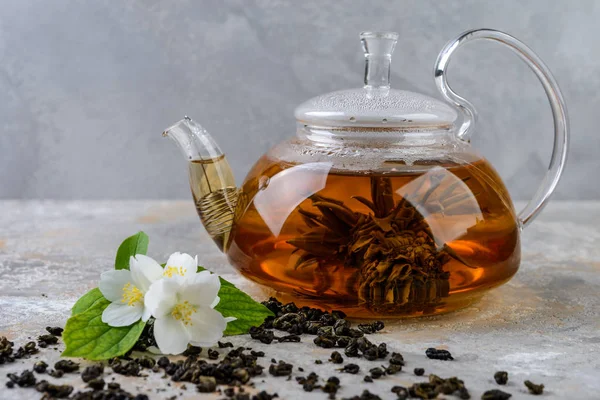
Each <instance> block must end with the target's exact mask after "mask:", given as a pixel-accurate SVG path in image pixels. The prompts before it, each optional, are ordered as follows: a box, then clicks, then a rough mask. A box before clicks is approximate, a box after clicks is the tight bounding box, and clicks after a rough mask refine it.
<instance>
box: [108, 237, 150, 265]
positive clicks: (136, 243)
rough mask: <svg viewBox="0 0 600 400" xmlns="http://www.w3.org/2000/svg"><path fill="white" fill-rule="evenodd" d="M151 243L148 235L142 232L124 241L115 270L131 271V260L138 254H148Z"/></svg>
mask: <svg viewBox="0 0 600 400" xmlns="http://www.w3.org/2000/svg"><path fill="white" fill-rule="evenodd" d="M149 241H150V240H149V239H148V235H146V234H145V233H144V232H142V231H139V232H138V233H136V234H135V235H133V236H129V237H128V238H127V239H125V240H123V243H121V245H120V246H119V249H118V250H117V257H116V258H115V269H129V258H130V257H131V256H135V255H136V254H146V252H147V251H148V242H149Z"/></svg>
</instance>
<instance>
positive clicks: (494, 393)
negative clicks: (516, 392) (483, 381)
mask: <svg viewBox="0 0 600 400" xmlns="http://www.w3.org/2000/svg"><path fill="white" fill-rule="evenodd" d="M511 397H512V394H510V393H506V392H503V391H502V390H498V389H492V390H488V391H487V392H485V393H484V394H483V395H482V396H481V400H508V399H510V398H511Z"/></svg>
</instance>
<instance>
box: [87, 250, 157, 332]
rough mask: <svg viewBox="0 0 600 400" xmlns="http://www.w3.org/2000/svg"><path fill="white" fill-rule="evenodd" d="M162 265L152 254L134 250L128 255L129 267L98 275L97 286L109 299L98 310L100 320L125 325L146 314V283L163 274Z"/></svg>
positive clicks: (112, 324) (109, 323)
mask: <svg viewBox="0 0 600 400" xmlns="http://www.w3.org/2000/svg"><path fill="white" fill-rule="evenodd" d="M163 273H164V271H163V269H162V267H161V266H160V264H158V263H157V262H156V261H154V260H153V259H152V258H150V257H148V256H145V255H143V254H137V255H136V256H135V257H131V258H130V259H129V270H125V269H121V270H113V271H107V272H104V273H103V274H102V275H100V283H99V284H98V288H99V289H100V292H102V295H103V296H104V297H105V298H106V299H107V300H109V301H110V302H111V303H110V304H109V305H108V307H106V309H105V310H104V312H103V313H102V322H104V323H105V324H108V325H110V326H129V325H131V324H133V323H134V322H137V321H139V320H140V318H141V319H142V320H143V321H147V320H148V318H150V310H148V308H147V307H145V305H144V295H145V294H146V292H147V291H148V290H149V289H150V285H151V284H152V283H153V282H155V281H157V280H158V279H161V278H162V277H163Z"/></svg>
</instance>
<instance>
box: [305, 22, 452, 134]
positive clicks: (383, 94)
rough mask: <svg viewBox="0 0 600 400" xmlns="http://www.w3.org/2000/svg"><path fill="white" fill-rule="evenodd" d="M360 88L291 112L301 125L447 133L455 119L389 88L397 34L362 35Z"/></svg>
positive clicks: (444, 108)
mask: <svg viewBox="0 0 600 400" xmlns="http://www.w3.org/2000/svg"><path fill="white" fill-rule="evenodd" d="M360 40H361V43H362V48H363V51H364V55H365V74H364V80H363V81H364V86H363V87H362V88H358V89H350V90H341V91H337V92H331V93H326V94H323V95H321V96H317V97H314V98H312V99H310V100H308V101H306V102H304V103H302V104H301V105H300V106H298V108H296V111H295V112H294V114H295V116H296V119H297V120H298V121H299V122H300V123H303V124H305V125H314V126H332V127H376V128H395V127H400V128H408V129H412V128H414V129H417V128H425V129H436V128H437V129H449V128H450V127H452V125H453V123H454V121H455V120H456V119H457V112H456V110H455V109H454V108H453V107H451V106H450V105H448V104H446V103H443V102H441V101H440V100H437V99H434V98H433V97H429V96H426V95H424V94H420V93H414V92H409V91H406V90H395V89H391V87H390V65H391V62H392V53H393V52H394V48H395V47H396V42H397V40H398V34H397V33H395V32H362V33H361V34H360Z"/></svg>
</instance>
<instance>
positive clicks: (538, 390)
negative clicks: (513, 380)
mask: <svg viewBox="0 0 600 400" xmlns="http://www.w3.org/2000/svg"><path fill="white" fill-rule="evenodd" d="M523 383H524V384H525V386H527V389H529V393H531V394H542V393H544V385H542V384H539V385H536V384H535V383H533V382H531V381H525V382H523Z"/></svg>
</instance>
